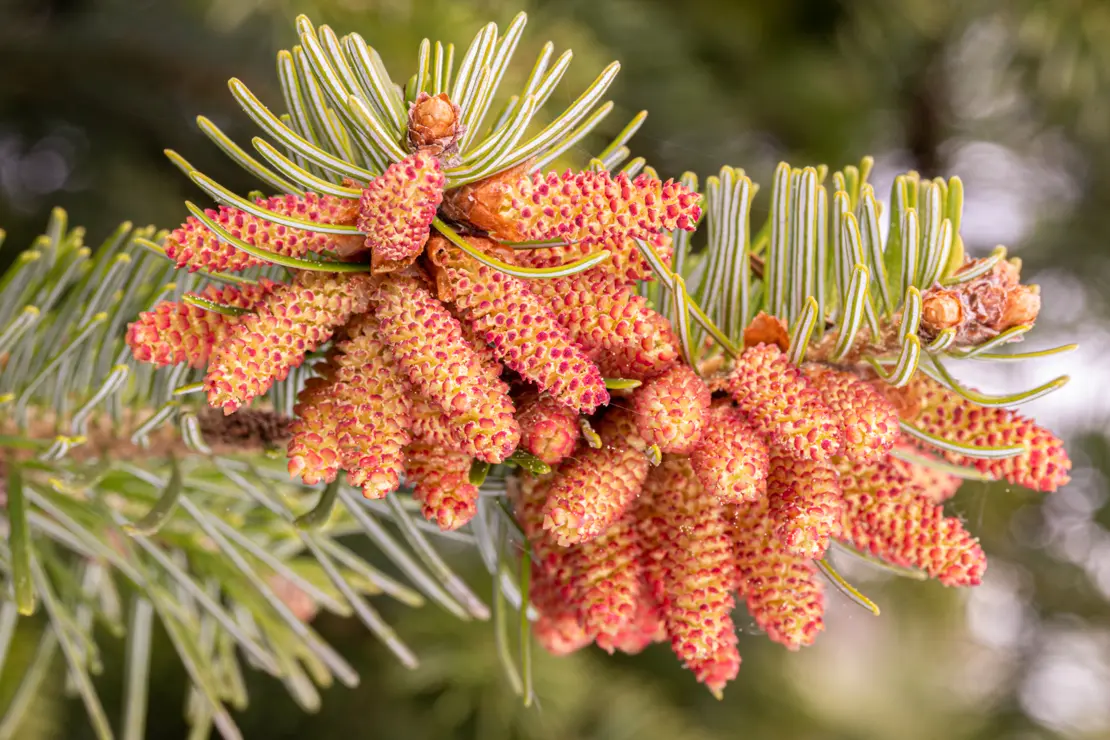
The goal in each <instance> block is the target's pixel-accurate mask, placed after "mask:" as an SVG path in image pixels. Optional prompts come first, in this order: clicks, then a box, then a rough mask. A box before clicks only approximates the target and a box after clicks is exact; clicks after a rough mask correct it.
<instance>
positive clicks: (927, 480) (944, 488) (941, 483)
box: [887, 438, 964, 504]
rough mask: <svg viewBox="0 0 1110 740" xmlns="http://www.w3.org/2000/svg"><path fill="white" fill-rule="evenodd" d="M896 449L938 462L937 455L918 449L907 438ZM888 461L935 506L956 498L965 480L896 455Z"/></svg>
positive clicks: (891, 456)
mask: <svg viewBox="0 0 1110 740" xmlns="http://www.w3.org/2000/svg"><path fill="white" fill-rule="evenodd" d="M895 447H896V448H897V449H903V450H906V451H908V452H911V453H912V454H913V455H915V456H916V457H920V458H925V459H927V460H936V456H935V455H931V454H929V453H928V452H925V451H923V450H919V449H917V448H916V447H915V446H914V445H913V443H912V442H911V441H910V440H908V439H905V438H903V439H902V440H900V441H899V442H898V444H897V445H895ZM887 460H888V461H889V462H890V464H891V466H892V467H893V468H894V469H895V470H897V471H898V472H899V473H901V474H902V475H904V476H906V477H907V478H909V479H910V485H912V486H913V487H915V488H920V489H921V490H922V492H923V493H924V494H925V495H926V496H928V497H929V500H931V501H932V502H933V503H934V504H942V503H944V502H945V501H947V500H948V499H950V498H952V497H953V496H955V495H956V491H958V490H960V486H961V485H962V484H963V482H964V481H963V478H960V477H959V476H956V475H952V474H951V473H946V472H944V471H943V470H938V469H936V468H931V467H929V466H928V465H923V464H919V463H914V462H907V461H906V460H903V459H901V458H897V457H895V456H894V455H890V456H889V457H888V458H887Z"/></svg>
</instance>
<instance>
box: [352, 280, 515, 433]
mask: <svg viewBox="0 0 1110 740" xmlns="http://www.w3.org/2000/svg"><path fill="white" fill-rule="evenodd" d="M373 306H374V311H375V315H376V316H377V318H378V326H379V329H380V330H381V333H382V336H383V337H385V339H386V341H388V342H389V343H390V345H391V346H392V347H393V354H394V356H395V357H396V358H397V363H398V365H399V366H400V368H401V369H402V371H403V372H404V373H405V374H406V375H408V378H409V380H410V381H411V382H412V384H413V386H414V387H415V388H417V389H418V390H419V391H420V392H421V393H422V394H423V395H424V396H425V397H427V398H429V399H431V400H432V401H433V402H434V403H435V404H436V405H437V406H439V407H440V408H441V409H443V410H444V412H446V413H447V415H448V416H469V417H471V418H477V419H482V420H485V421H484V423H486V424H489V425H492V424H494V423H495V420H497V421H500V420H501V419H502V416H503V414H505V413H508V415H509V418H511V417H512V414H513V407H512V401H510V400H509V397H508V396H507V395H506V394H505V393H504V392H503V390H504V386H501V387H500V388H498V387H495V386H493V385H492V384H491V383H489V382H488V377H487V373H486V370H485V368H484V367H483V366H482V363H481V360H480V359H479V358H478V356H477V355H476V354H475V352H474V350H473V349H472V348H471V345H470V343H469V342H467V341H466V340H465V339H464V338H463V335H462V327H461V326H460V325H459V322H458V320H457V319H456V318H455V317H454V316H452V315H451V314H450V313H449V312H448V311H447V309H446V308H445V307H444V306H443V304H442V303H440V302H439V301H438V300H437V299H436V297H435V296H434V295H432V294H431V292H429V291H428V289H427V288H425V287H424V285H422V284H421V281H420V280H419V279H418V278H416V277H413V276H410V275H401V274H398V275H392V276H390V277H389V278H387V279H385V280H383V281H382V283H381V284H380V286H379V287H378V289H377V290H376V291H375V292H374V295H373Z"/></svg>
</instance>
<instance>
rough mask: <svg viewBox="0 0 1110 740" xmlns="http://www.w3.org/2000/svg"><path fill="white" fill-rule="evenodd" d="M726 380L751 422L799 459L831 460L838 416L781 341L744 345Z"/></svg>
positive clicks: (837, 445)
mask: <svg viewBox="0 0 1110 740" xmlns="http://www.w3.org/2000/svg"><path fill="white" fill-rule="evenodd" d="M727 386H728V391H729V393H731V394H732V397H733V399H734V400H735V401H736V403H737V404H739V406H740V409H741V410H742V411H743V412H744V413H745V414H746V415H747V417H748V421H749V422H750V423H751V425H752V426H753V427H754V428H755V429H756V430H757V431H759V432H760V433H762V434H765V435H766V436H767V437H768V438H769V439H770V441H771V442H772V444H774V445H775V446H776V447H779V448H781V449H783V450H785V451H786V452H788V453H789V454H791V455H793V456H794V457H796V458H798V459H799V460H828V459H829V458H831V457H832V456H833V455H835V454H837V452H838V451H839V450H840V441H841V440H840V428H839V426H838V424H837V418H836V416H835V415H834V414H833V412H832V411H831V410H830V409H829V407H828V406H826V405H825V404H824V402H823V401H822V400H821V395H820V394H819V393H818V392H817V389H816V388H814V387H813V386H812V385H810V383H809V381H807V380H806V378H805V376H804V375H802V372H801V371H800V370H799V369H798V368H797V367H795V366H794V365H793V364H792V363H791V362H790V360H789V358H788V357H787V356H786V354H784V353H783V351H782V350H780V349H779V348H778V347H777V346H775V345H771V344H757V345H756V346H754V347H749V348H747V349H746V350H744V354H743V355H741V356H740V357H739V358H738V359H737V360H736V366H735V368H734V369H733V371H732V374H731V375H729V376H728V380H727Z"/></svg>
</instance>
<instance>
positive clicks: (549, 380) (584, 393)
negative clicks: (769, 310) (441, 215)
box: [428, 237, 609, 414]
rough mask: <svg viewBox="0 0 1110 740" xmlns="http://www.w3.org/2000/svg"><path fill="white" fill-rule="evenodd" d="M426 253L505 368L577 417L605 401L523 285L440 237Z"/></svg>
mask: <svg viewBox="0 0 1110 740" xmlns="http://www.w3.org/2000/svg"><path fill="white" fill-rule="evenodd" d="M471 241H472V243H473V242H475V241H476V240H471ZM428 252H429V255H430V256H431V258H432V260H433V262H434V263H435V264H436V265H438V266H439V267H440V268H441V270H442V271H443V274H444V275H445V277H446V280H447V282H448V284H449V285H450V290H451V293H452V295H453V298H454V301H455V307H456V308H457V309H458V311H459V312H460V315H462V316H463V317H464V318H465V319H466V321H468V322H469V323H470V324H471V325H472V326H473V328H474V330H475V331H476V332H477V334H478V335H479V336H480V337H482V339H484V340H485V342H486V343H487V344H488V345H489V346H490V347H491V348H493V351H494V353H495V354H496V355H497V357H498V358H499V359H500V360H501V362H502V363H503V364H504V365H505V367H507V368H509V369H510V370H514V371H516V372H517V373H519V374H520V375H521V377H523V378H524V379H525V380H528V381H530V382H532V383H534V384H535V385H536V387H537V388H538V389H539V390H540V391H541V392H546V393H549V394H551V395H552V396H553V397H554V398H556V399H558V400H559V402H561V403H563V404H564V405H566V406H567V407H569V408H571V409H573V410H575V411H579V412H581V413H585V414H589V413H593V411H594V410H595V409H596V408H597V407H598V406H600V405H603V404H605V403H607V402H608V401H609V393H608V391H606V390H605V381H604V380H603V379H602V377H601V373H600V371H598V369H597V366H596V365H594V364H593V363H592V362H590V360H589V358H588V357H586V355H585V354H584V353H583V351H582V349H581V348H580V347H579V346H578V345H577V344H575V343H574V342H573V341H571V339H570V337H569V336H567V333H566V330H565V329H563V328H562V327H561V326H560V325H559V323H558V322H557V321H556V320H555V317H554V316H553V315H552V313H551V311H550V310H549V309H547V308H546V307H544V306H543V305H541V303H540V301H539V299H538V298H536V296H535V295H533V294H532V292H531V291H530V290H529V289H528V287H527V286H526V285H525V283H524V282H522V281H521V280H518V279H517V278H514V277H511V276H509V275H506V274H505V273H503V272H499V271H497V270H494V269H493V268H490V267H487V266H485V265H482V264H479V263H478V262H476V261H475V260H473V259H471V258H470V257H468V256H466V255H463V254H462V253H461V252H460V251H459V250H458V249H456V248H455V247H453V246H451V245H450V243H449V242H447V240H446V239H443V238H442V237H436V238H434V239H432V240H431V241H430V242H429V245H428Z"/></svg>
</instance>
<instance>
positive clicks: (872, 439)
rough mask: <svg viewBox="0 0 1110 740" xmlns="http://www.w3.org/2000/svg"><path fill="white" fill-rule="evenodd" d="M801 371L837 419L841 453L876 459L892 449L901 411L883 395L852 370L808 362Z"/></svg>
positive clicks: (864, 460)
mask: <svg viewBox="0 0 1110 740" xmlns="http://www.w3.org/2000/svg"><path fill="white" fill-rule="evenodd" d="M802 372H803V373H804V374H805V376H806V378H807V379H808V380H809V382H810V384H811V385H813V387H814V388H816V389H817V392H818V393H819V394H821V400H822V401H824V402H825V405H826V406H827V407H828V408H829V410H830V411H832V412H833V414H834V416H835V417H836V418H837V420H838V423H839V427H840V433H841V435H842V438H843V442H844V444H843V446H842V447H841V454H843V455H844V456H846V457H848V458H849V459H851V460H859V461H861V462H874V461H876V460H879V459H880V458H882V457H883V456H884V455H886V453H887V452H889V451H890V448H891V447H892V446H893V445H894V441H895V440H896V439H897V438H898V412H897V410H896V409H895V408H894V406H892V405H891V404H890V402H889V401H887V400H886V399H885V398H883V396H882V394H880V393H879V392H878V391H876V390H875V389H874V388H873V387H872V386H871V385H869V384H867V383H865V382H863V381H861V380H860V379H859V378H857V377H856V376H854V375H852V374H851V373H847V372H844V371H842V370H836V369H834V368H831V367H826V366H824V365H815V364H811V365H806V366H804V367H803V368H802Z"/></svg>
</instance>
